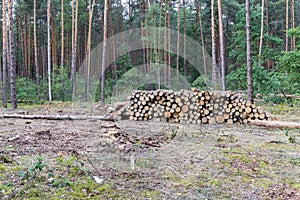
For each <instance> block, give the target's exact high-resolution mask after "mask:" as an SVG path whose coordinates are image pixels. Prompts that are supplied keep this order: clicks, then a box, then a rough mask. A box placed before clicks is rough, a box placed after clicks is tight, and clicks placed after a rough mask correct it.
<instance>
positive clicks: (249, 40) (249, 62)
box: [246, 0, 254, 103]
mask: <svg viewBox="0 0 300 200" xmlns="http://www.w3.org/2000/svg"><path fill="white" fill-rule="evenodd" d="M250 16H251V13H250V0H246V35H247V77H248V98H249V101H250V102H251V103H253V102H254V100H253V80H252V48H251V45H252V38H251V37H252V36H251V21H250Z"/></svg>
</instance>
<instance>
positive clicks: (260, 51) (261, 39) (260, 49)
mask: <svg viewBox="0 0 300 200" xmlns="http://www.w3.org/2000/svg"><path fill="white" fill-rule="evenodd" d="M264 6H265V2H264V0H261V22H260V38H259V52H258V55H259V59H261V54H262V46H263V37H264Z"/></svg>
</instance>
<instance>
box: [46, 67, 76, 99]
mask: <svg viewBox="0 0 300 200" xmlns="http://www.w3.org/2000/svg"><path fill="white" fill-rule="evenodd" d="M53 71H54V72H53V73H52V76H51V78H52V96H53V99H54V100H60V101H71V100H72V92H71V79H70V78H69V76H68V75H69V73H70V68H69V67H57V66H55V67H54V69H53Z"/></svg>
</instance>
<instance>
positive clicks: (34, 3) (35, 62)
mask: <svg viewBox="0 0 300 200" xmlns="http://www.w3.org/2000/svg"><path fill="white" fill-rule="evenodd" d="M33 5H34V6H33V7H34V8H33V43H34V44H33V46H34V66H35V80H36V85H37V88H38V90H37V92H38V93H39V82H40V81H39V66H38V55H37V54H38V51H37V41H36V0H34V1H33Z"/></svg>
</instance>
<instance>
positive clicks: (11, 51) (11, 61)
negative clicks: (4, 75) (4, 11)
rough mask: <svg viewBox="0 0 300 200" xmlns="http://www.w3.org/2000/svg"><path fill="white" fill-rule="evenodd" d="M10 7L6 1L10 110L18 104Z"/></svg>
mask: <svg viewBox="0 0 300 200" xmlns="http://www.w3.org/2000/svg"><path fill="white" fill-rule="evenodd" d="M12 7H13V2H12V0H8V17H9V35H8V37H9V72H10V75H9V76H10V77H9V78H10V100H11V104H12V108H13V109H17V108H18V103H17V88H16V58H15V43H14V28H13V13H12Z"/></svg>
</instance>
